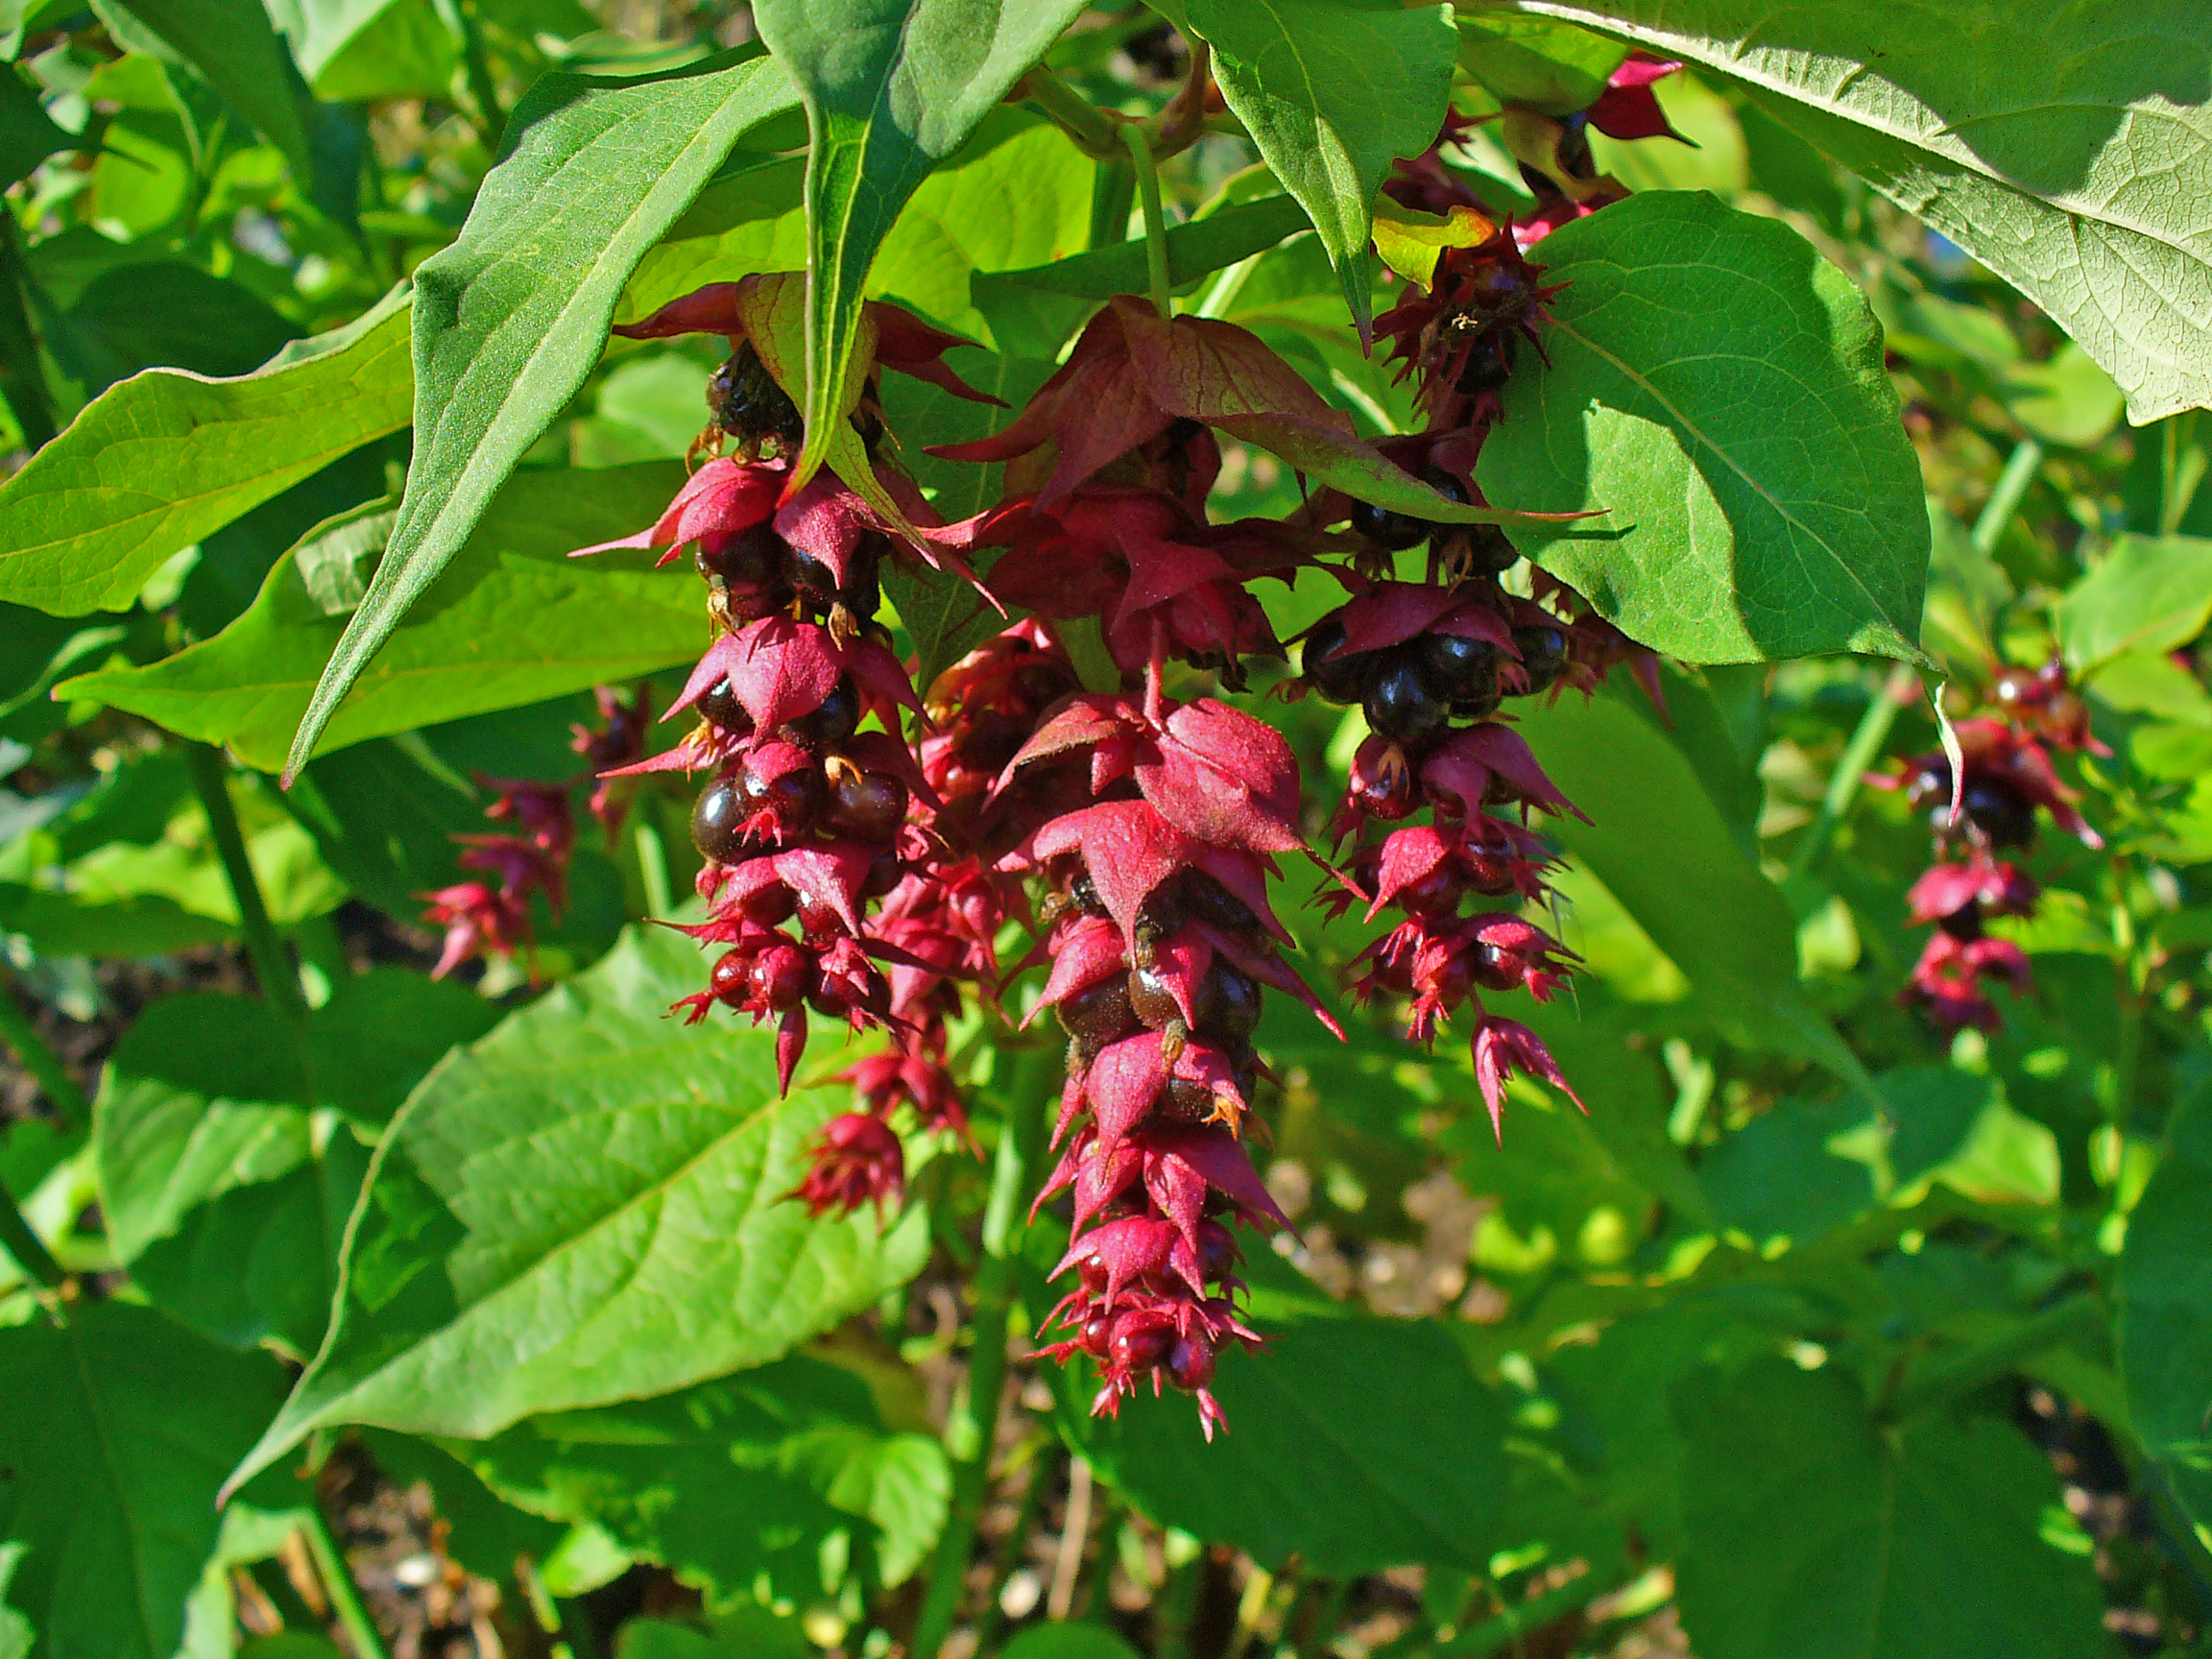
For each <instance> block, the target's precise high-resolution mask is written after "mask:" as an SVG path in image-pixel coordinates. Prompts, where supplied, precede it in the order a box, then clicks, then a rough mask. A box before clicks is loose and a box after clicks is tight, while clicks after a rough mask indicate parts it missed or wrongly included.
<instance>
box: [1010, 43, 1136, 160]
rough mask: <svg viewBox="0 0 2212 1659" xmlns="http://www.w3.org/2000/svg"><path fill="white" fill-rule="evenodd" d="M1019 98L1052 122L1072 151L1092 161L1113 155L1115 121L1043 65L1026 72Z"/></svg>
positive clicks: (1105, 158)
mask: <svg viewBox="0 0 2212 1659" xmlns="http://www.w3.org/2000/svg"><path fill="white" fill-rule="evenodd" d="M1022 97H1023V98H1025V99H1027V100H1028V101H1029V102H1030V103H1032V104H1034V105H1036V106H1037V108H1040V109H1042V110H1044V111H1045V113H1046V115H1047V116H1049V117H1050V118H1051V121H1052V123H1053V125H1054V126H1056V127H1058V128H1059V129H1060V131H1061V132H1065V133H1067V134H1068V136H1069V137H1070V138H1071V139H1073V140H1074V143H1075V147H1076V148H1077V149H1078V150H1080V151H1082V152H1083V153H1084V154H1085V155H1086V156H1090V157H1091V158H1092V159H1093V160H1094V161H1103V160H1107V159H1109V158H1110V157H1112V156H1113V155H1114V148H1115V146H1114V126H1115V122H1114V118H1113V117H1112V116H1110V115H1108V114H1107V113H1106V112H1105V111H1104V110H1102V109H1098V108H1094V107H1093V105H1092V104H1091V103H1090V101H1089V100H1088V99H1086V98H1084V97H1083V96H1082V94H1080V93H1079V92H1077V91H1076V90H1075V89H1074V88H1073V87H1071V86H1070V85H1069V84H1067V83H1066V82H1065V81H1063V80H1061V79H1060V77H1059V76H1057V75H1055V74H1053V73H1052V71H1051V70H1049V69H1047V68H1046V67H1045V66H1044V65H1043V64H1039V65H1038V66H1037V67H1036V68H1034V69H1032V70H1030V71H1029V73H1028V75H1027V76H1026V77H1025V78H1024V79H1023V80H1022Z"/></svg>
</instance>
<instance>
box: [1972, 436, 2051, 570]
mask: <svg viewBox="0 0 2212 1659" xmlns="http://www.w3.org/2000/svg"><path fill="white" fill-rule="evenodd" d="M2042 465H2043V445H2040V444H2038V443H2037V442H2036V441H2035V440H2034V439H2032V438H2023V439H2021V440H2020V442H2019V444H2018V445H2015V446H2014V448H2013V450H2012V453H2011V455H2010V456H2008V458H2007V460H2006V462H2005V470H2004V471H2002V472H2000V473H1998V474H1997V483H1996V486H1995V488H1993V489H1992V490H1991V491H1990V492H1989V499H1988V500H1987V501H1985V502H1984V503H1983V504H1982V514H1981V517H1978V518H1976V519H1975V520H1974V538H1973V540H1974V551H1975V552H1977V553H1979V554H1981V555H1982V556H1983V557H1984V558H1987V557H1988V556H1989V555H1990V554H1991V553H1993V552H1995V551H1996V548H1997V542H1998V540H1999V539H2000V538H2001V537H2003V536H2004V534H2005V527H2006V526H2007V525H2008V524H2010V523H2011V522H2012V516H2013V515H2014V514H2015V513H2017V512H2019V511H2020V503H2021V502H2022V501H2023V500H2025V499H2026V498H2027V494H2028V486H2029V485H2031V484H2032V483H2034V482H2035V472H2036V469H2038V468H2040V467H2041V466H2042Z"/></svg>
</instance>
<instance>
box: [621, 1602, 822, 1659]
mask: <svg viewBox="0 0 2212 1659" xmlns="http://www.w3.org/2000/svg"><path fill="white" fill-rule="evenodd" d="M818 1651H819V1649H818V1648H816V1647H815V1646H814V1644H813V1643H811V1642H809V1641H807V1640H806V1635H805V1630H804V1629H802V1628H801V1626H800V1623H799V1621H798V1620H797V1618H795V1617H791V1618H780V1617H778V1616H777V1615H776V1614H775V1613H774V1612H773V1611H771V1610H770V1609H768V1608H766V1607H762V1606H759V1605H757V1604H745V1605H740V1606H736V1607H733V1608H731V1609H730V1610H729V1611H728V1612H726V1613H723V1614H721V1615H719V1616H718V1617H717V1618H716V1619H715V1620H714V1622H713V1623H712V1624H711V1625H710V1626H709V1628H707V1629H704V1630H701V1629H697V1628H695V1627H693V1626H692V1625H689V1624H678V1623H675V1622H674V1621H672V1620H667V1619H628V1620H625V1621H623V1623H622V1628H621V1629H619V1630H617V1631H616V1632H615V1633H614V1659H814V1656H815V1654H816V1653H817V1652H818Z"/></svg>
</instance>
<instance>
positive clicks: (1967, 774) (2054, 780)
mask: <svg viewBox="0 0 2212 1659" xmlns="http://www.w3.org/2000/svg"><path fill="white" fill-rule="evenodd" d="M1994 691H1995V705H1996V710H1997V711H1996V713H1995V714H1994V715H1991V716H1984V717H1980V718H1976V719H1971V720H1961V721H1960V722H1959V725H1958V728H1957V733H1958V739H1959V751H1960V759H1961V760H1962V761H1963V762H1964V764H1963V765H1962V766H1961V767H1960V769H1959V770H1958V772H1957V773H1956V774H1954V772H1953V769H1952V764H1951V761H1950V759H1949V758H1948V757H1945V756H1944V755H1942V754H1940V753H1937V754H1931V755H1921V756H1917V757H1913V758H1911V759H1910V760H1906V761H1903V762H1901V763H1900V765H1899V768H1898V770H1897V771H1896V772H1895V773H1894V774H1891V775H1887V776H1874V775H1870V776H1869V777H1868V778H1867V780H1866V781H1868V782H1870V783H1873V784H1875V785H1877V786H1878V787H1881V788H1885V789H1902V790H1903V791H1904V792H1905V798H1906V800H1907V801H1908V802H1909V803H1910V804H1911V805H1913V806H1914V807H1916V808H1920V809H1923V810H1925V811H1926V812H1927V814H1928V822H1929V828H1930V829H1931V830H1933V832H1934V836H1935V841H1936V851H1937V854H1938V855H1939V861H1938V862H1937V863H1936V864H1934V865H1932V866H1931V867H1930V868H1929V869H1928V871H1927V872H1926V873H1925V874H1924V875H1922V876H1921V878H1919V879H1918V880H1917V881H1915V882H1914V883H1913V884H1912V889H1911V893H1910V894H1908V895H1907V902H1908V903H1909V904H1910V906H1911V914H1912V920H1913V921H1914V922H1916V923H1921V924H1928V923H1933V924H1934V925H1935V926H1936V932H1935V933H1934V934H1933V935H1931V937H1930V938H1929V940H1928V944H1927V946H1926V948H1925V949H1924V950H1922V951H1921V953H1920V959H1919V960H1918V961H1917V962H1916V963H1914V964H1913V967H1912V974H1911V979H1910V980H1909V981H1908V982H1907V984H1906V986H1905V988H1904V989H1903V990H1902V991H1900V992H1899V993H1898V994H1897V999H1898V1000H1899V1001H1900V1002H1902V1003H1904V1004H1906V1005H1907V1006H1908V1007H1918V1008H1921V1009H1923V1010H1925V1011H1926V1013H1927V1015H1928V1018H1929V1021H1930V1022H1931V1023H1933V1024H1934V1025H1935V1026H1936V1029H1937V1030H1938V1031H1940V1032H1942V1033H1943V1034H1945V1035H1946V1036H1948V1035H1950V1034H1951V1033H1953V1032H1956V1031H1958V1030H1960V1028H1962V1027H1965V1026H1969V1025H1971V1026H1974V1027H1977V1028H1978V1029H1981V1030H1984V1031H1994V1030H1996V1029H1997V1028H1998V1027H1999V1026H2000V1025H2001V1024H2002V1023H2003V1020H2002V1017H2001V1016H2000V1015H1999V1013H1998V1011H1997V1005H1996V1004H1995V1003H1994V1002H1992V1001H1991V1000H1990V999H1989V998H1988V995H1987V994H1986V993H1985V992H1984V989H1983V984H1984V981H1990V980H1995V981H1999V982H2002V983H2004V984H2007V985H2008V986H2010V987H2011V989H2012V990H2013V992H2014V993H2015V994H2022V993H2025V992H2026V991H2027V990H2028V989H2029V988H2030V986H2031V984H2032V974H2031V972H2030V969H2029V966H2028V958H2027V956H2026V955H2025V954H2024V953H2023V952H2022V951H2021V950H2020V949H2019V947H2018V946H2016V945H2014V944H2012V943H2011V942H2009V941H2008V940H2003V939H1995V938H1990V937H1988V936H1987V935H1985V934H1984V931H1983V926H1984V923H1985V922H1987V921H1988V920H1990V919H1991V918H1994V917H2003V916H2030V915H2032V914H2033V913H2034V909H2035V902H2036V899H2037V897H2038V894H2039V891H2040V890H2039V889H2038V888H2037V886H2036V884H2035V882H2034V881H2033V880H2032V878H2030V877H2028V876H2027V875H2025V874H2023V873H2022V872H2021V870H2020V869H2019V868H2018V866H2017V865H2015V864H2013V863H2010V862H2008V861H2004V860H2001V859H2000V858H1999V857H1998V856H1997V854H1998V853H2000V852H2002V851H2005V850H2008V849H2020V850H2026V849H2028V848H2029V847H2032V845H2033V843H2034V839H2035V813H2036V810H2037V809H2038V808H2041V809H2042V810H2043V811H2046V812H2048V813H2050V814H2051V816H2052V818H2053V819H2054V820H2056V822H2057V824H2058V825H2059V827H2060V828H2061V829H2068V830H2071V831H2072V832H2073V833H2074V834H2075V835H2077V836H2079V837H2080V840H2081V841H2082V842H2083V843H2084V844H2086V845H2088V846H2090V847H2101V846H2103V845H2104V843H2103V841H2102V840H2101V839H2100V838H2099V836H2098V834H2097V832H2096V831H2095V830H2094V829H2091V828H2090V827H2089V825H2088V823H2087V822H2086V821H2085V820H2084V819H2083V818H2082V817H2081V814H2080V810H2079V809H2078V808H2077V806H2076V805H2075V803H2076V802H2077V801H2078V800H2079V799H2080V797H2079V796H2077V795H2076V794H2075V792H2074V791H2073V790H2072V789H2070V788H2068V787H2067V786H2066V784H2065V783H2063V782H2062V781H2060V780H2059V778H2058V774H2057V770H2056V767H2055V766H2054V764H2053V762H2052V757H2051V751H2052V750H2053V749H2055V748H2059V749H2093V750H2099V751H2101V752H2106V753H2108V751H2103V746H2102V745H2100V744H2098V742H2097V740H2096V738H2095V737H2093V736H2092V735H2091V734H2090V732H2089V727H2088V712H2087V709H2086V708H2085V707H2084V706H2083V705H2082V703H2081V700H2080V697H2079V696H2078V695H2077V694H2076V693H2075V692H2074V691H2073V690H2072V689H2071V688H2070V687H2069V686H2068V685H2067V683H2066V671H2065V667H2064V665H2063V663H2061V662H2060V661H2057V660H2056V659H2054V660H2052V661H2049V662H2047V663H2045V664H2044V665H2043V667H2041V668H2040V669H2035V670H2029V669H2024V668H2006V669H2001V670H2000V671H1999V672H1998V673H1997V674H1996V676H1995V681H1994ZM1955 806H1956V810H1954V807H1955ZM1960 851H1962V852H1963V853H1964V856H1963V857H1962V858H1960V859H1957V860H1951V859H1948V858H1942V857H1941V855H1942V854H1950V853H1954V852H1960Z"/></svg>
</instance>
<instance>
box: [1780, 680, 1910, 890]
mask: <svg viewBox="0 0 2212 1659" xmlns="http://www.w3.org/2000/svg"><path fill="white" fill-rule="evenodd" d="M1919 685H1920V681H1919V676H1917V675H1916V674H1914V673H1913V672H1912V670H1911V668H1910V667H1909V666H1907V665H1906V664H1905V663H1902V662H1900V663H1898V664H1897V666H1896V667H1894V668H1892V669H1890V670H1889V675H1888V678H1887V679H1886V680H1884V681H1883V683H1882V687H1881V689H1880V690H1878V691H1876V692H1875V693H1874V698H1873V701H1872V702H1870V703H1868V704H1867V705H1866V712H1865V713H1863V714H1862V715H1861V716H1860V717H1859V725H1858V729H1857V730H1856V731H1854V732H1853V733H1851V740H1850V741H1849V742H1848V743H1846V744H1844V745H1843V757H1842V758H1841V759H1839V760H1838V761H1837V762H1836V770H1835V771H1834V772H1832V773H1830V774H1829V775H1828V791H1827V793H1826V794H1824V795H1822V796H1821V797H1820V811H1819V815H1818V816H1816V817H1815V819H1814V820H1813V826H1812V828H1811V829H1807V830H1806V831H1805V839H1804V840H1802V841H1800V842H1799V843H1798V844H1797V855H1796V856H1795V857H1794V858H1792V859H1791V860H1790V879H1791V880H1792V881H1795V880H1798V879H1800V878H1804V877H1807V876H1810V875H1812V874H1813V873H1814V872H1815V870H1817V869H1818V868H1819V867H1820V865H1821V863H1822V862H1823V861H1824V860H1825V859H1826V858H1827V856H1828V844H1829V843H1830V842H1831V841H1833V840H1834V839H1835V838H1836V830H1837V828H1838V826H1839V825H1840V824H1841V823H1842V822H1843V814H1844V813H1846V812H1848V811H1850V809H1851V803H1852V802H1853V801H1854V800H1856V799H1857V798H1858V795H1859V786H1860V784H1861V783H1863V781H1865V777H1866V768H1867V767H1869V766H1871V765H1873V764H1874V759H1875V757H1876V756H1878V755H1880V754H1881V753H1882V745H1883V744H1885V743H1887V741H1888V740H1889V728H1890V727H1892V726H1894V725H1895V724H1896V723H1897V714H1898V711H1899V709H1902V708H1903V707H1904V706H1905V705H1906V704H1908V703H1910V702H1911V701H1912V700H1913V698H1914V697H1915V696H1916V695H1917V693H1918V690H1919Z"/></svg>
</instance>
